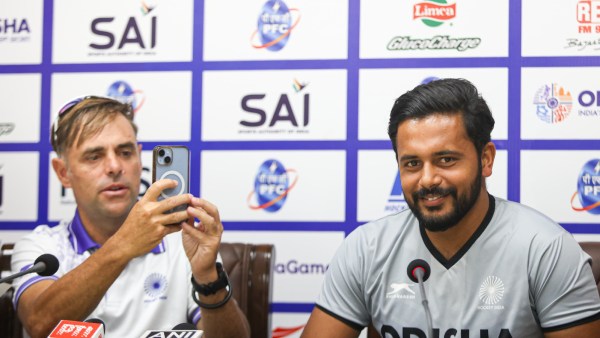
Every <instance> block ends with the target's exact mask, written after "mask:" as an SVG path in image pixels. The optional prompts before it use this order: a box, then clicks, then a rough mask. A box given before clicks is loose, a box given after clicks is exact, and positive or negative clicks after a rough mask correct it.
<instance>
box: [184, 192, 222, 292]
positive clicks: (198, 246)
mask: <svg viewBox="0 0 600 338" xmlns="http://www.w3.org/2000/svg"><path fill="white" fill-rule="evenodd" d="M187 213H188V215H189V216H190V219H189V220H188V222H187V223H182V229H183V231H182V236H183V247H184V249H185V253H186V255H187V257H188V259H189V260H190V264H191V266H192V273H193V274H194V278H195V279H196V282H197V283H199V284H203V283H209V282H212V281H215V280H216V279H217V270H216V269H215V262H216V260H217V253H218V251H219V244H220V243H221V235H222V234H223V224H222V223H221V219H220V218H219V211H218V210H217V207H216V206H215V205H214V204H212V203H210V202H209V201H207V200H205V199H201V198H197V197H194V198H192V202H191V204H190V205H189V206H188V208H187ZM194 219H198V220H199V222H198V223H197V224H194Z"/></svg>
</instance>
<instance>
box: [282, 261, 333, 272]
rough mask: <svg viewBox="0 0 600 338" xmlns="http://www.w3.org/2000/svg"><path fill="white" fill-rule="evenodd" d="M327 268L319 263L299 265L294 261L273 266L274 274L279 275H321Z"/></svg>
mask: <svg viewBox="0 0 600 338" xmlns="http://www.w3.org/2000/svg"><path fill="white" fill-rule="evenodd" d="M328 268H329V265H327V264H321V263H301V262H298V261H297V260H295V259H291V260H289V261H287V262H286V263H277V264H275V272H277V273H279V274H290V275H295V274H299V275H323V274H325V272H326V271H327V269H328Z"/></svg>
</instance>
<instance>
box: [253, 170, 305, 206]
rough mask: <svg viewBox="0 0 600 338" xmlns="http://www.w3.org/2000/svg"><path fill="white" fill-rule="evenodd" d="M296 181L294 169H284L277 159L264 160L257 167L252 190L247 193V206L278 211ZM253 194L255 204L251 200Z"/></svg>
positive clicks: (296, 176)
mask: <svg viewBox="0 0 600 338" xmlns="http://www.w3.org/2000/svg"><path fill="white" fill-rule="evenodd" d="M290 174H291V175H290ZM296 182H298V175H297V174H296V170H294V169H286V168H285V167H284V166H283V164H281V162H279V161H277V160H273V159H270V160H266V161H265V162H263V164H261V166H260V167H259V168H258V173H257V174H256V178H255V180H254V191H252V192H250V194H249V195H248V199H247V202H248V206H249V207H250V209H252V210H265V211H267V212H276V211H279V209H281V207H283V204H284V203H285V200H286V199H287V195H288V194H289V192H290V191H292V189H294V187H295V186H296ZM254 195H256V203H257V204H254V203H252V202H251V201H252V197H253V196H254Z"/></svg>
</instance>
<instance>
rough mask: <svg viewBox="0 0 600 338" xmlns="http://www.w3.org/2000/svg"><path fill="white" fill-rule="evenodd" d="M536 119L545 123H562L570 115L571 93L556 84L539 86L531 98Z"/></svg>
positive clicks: (571, 105)
mask: <svg viewBox="0 0 600 338" xmlns="http://www.w3.org/2000/svg"><path fill="white" fill-rule="evenodd" d="M533 104H534V105H535V107H536V112H535V113H536V115H537V117H538V118H539V119H540V120H542V121H544V122H546V123H551V124H553V123H559V122H562V121H564V120H565V119H566V118H567V117H568V116H569V114H570V113H571V108H572V107H573V98H572V97H571V92H570V91H568V90H567V89H565V88H564V87H562V86H560V85H559V84H557V83H551V84H547V85H543V86H541V87H540V88H539V89H538V90H537V91H536V92H535V96H534V98H533Z"/></svg>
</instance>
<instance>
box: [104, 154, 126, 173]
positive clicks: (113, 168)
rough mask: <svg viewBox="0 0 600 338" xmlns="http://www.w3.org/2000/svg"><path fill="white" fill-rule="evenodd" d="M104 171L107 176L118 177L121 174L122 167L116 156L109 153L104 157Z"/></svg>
mask: <svg viewBox="0 0 600 338" xmlns="http://www.w3.org/2000/svg"><path fill="white" fill-rule="evenodd" d="M105 170H106V174H107V175H108V176H118V175H120V174H121V173H122V172H123V165H122V163H121V160H120V159H119V157H118V156H117V154H115V153H110V154H108V155H107V156H106V158H105Z"/></svg>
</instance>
